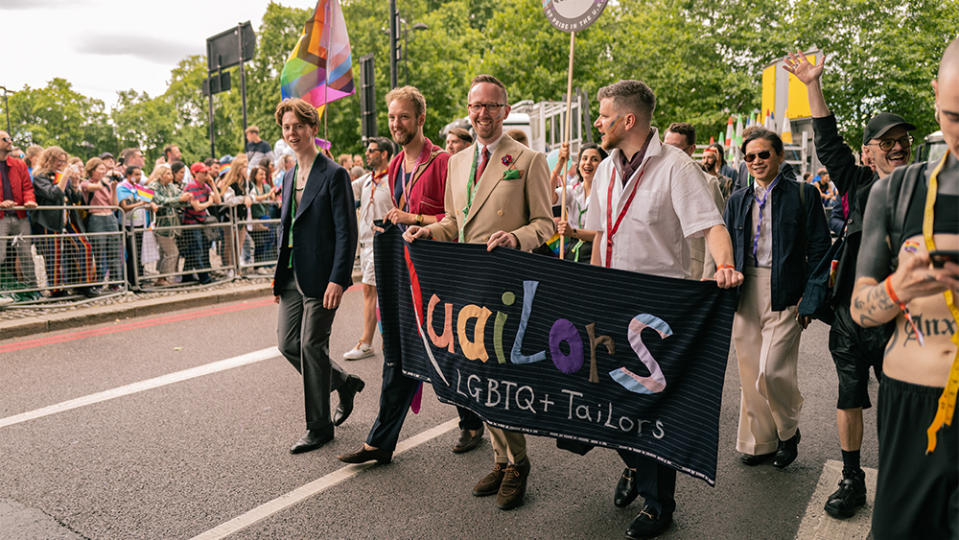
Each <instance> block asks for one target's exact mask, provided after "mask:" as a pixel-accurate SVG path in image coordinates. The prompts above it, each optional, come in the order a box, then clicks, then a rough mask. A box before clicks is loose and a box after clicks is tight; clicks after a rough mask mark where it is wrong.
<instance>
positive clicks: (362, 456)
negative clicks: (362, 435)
mask: <svg viewBox="0 0 959 540" xmlns="http://www.w3.org/2000/svg"><path fill="white" fill-rule="evenodd" d="M336 459H338V460H340V461H342V462H343V463H366V462H367V461H373V460H376V463H378V464H380V465H386V464H387V463H389V462H390V461H392V460H393V452H392V451H390V450H383V449H382V448H374V449H367V448H366V446H362V447H360V449H359V450H357V451H356V452H350V453H349V454H341V455H339V456H336Z"/></svg>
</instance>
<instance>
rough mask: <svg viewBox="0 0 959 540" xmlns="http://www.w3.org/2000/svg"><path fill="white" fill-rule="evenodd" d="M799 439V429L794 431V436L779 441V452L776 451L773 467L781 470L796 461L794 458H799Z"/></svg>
mask: <svg viewBox="0 0 959 540" xmlns="http://www.w3.org/2000/svg"><path fill="white" fill-rule="evenodd" d="M799 439H800V436H799V429H796V434H795V435H793V436H792V437H790V438H789V439H788V440H785V441H779V450H776V457H775V458H773V467H776V468H778V469H782V468H785V467H786V466H787V465H789V464H790V463H792V462H793V461H796V457H797V456H799Z"/></svg>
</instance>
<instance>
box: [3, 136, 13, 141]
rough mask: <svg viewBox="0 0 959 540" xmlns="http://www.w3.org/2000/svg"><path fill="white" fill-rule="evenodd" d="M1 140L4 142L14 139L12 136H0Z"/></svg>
mask: <svg viewBox="0 0 959 540" xmlns="http://www.w3.org/2000/svg"><path fill="white" fill-rule="evenodd" d="M0 141H3V142H13V139H11V138H10V137H0Z"/></svg>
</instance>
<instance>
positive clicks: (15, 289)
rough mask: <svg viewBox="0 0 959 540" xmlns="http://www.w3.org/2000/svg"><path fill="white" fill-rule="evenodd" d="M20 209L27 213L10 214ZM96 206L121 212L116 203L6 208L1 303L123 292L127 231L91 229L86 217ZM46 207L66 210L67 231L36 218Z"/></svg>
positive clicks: (0, 234) (1, 226)
mask: <svg viewBox="0 0 959 540" xmlns="http://www.w3.org/2000/svg"><path fill="white" fill-rule="evenodd" d="M18 210H19V211H26V212H27V213H28V214H29V215H28V216H27V217H25V218H15V220H13V219H10V217H11V216H16V212H17V211H18ZM96 210H109V211H110V212H111V215H115V214H117V213H118V212H121V211H120V208H119V207H116V206H42V207H36V208H26V207H11V208H4V209H2V211H3V212H4V217H3V218H0V243H2V245H3V248H2V249H0V303H2V304H7V303H10V302H11V301H12V304H11V305H9V306H8V307H37V306H42V305H45V304H50V303H52V302H63V301H76V302H84V301H89V300H91V299H93V298H95V297H103V296H104V295H115V294H122V293H124V292H125V291H126V275H125V270H124V264H123V261H124V256H125V251H124V249H125V248H124V241H123V240H124V238H123V231H122V230H119V228H117V229H116V230H112V231H105V232H92V230H91V229H90V228H89V227H88V226H87V224H88V223H89V221H88V216H90V215H92V214H91V213H90V212H91V211H96ZM43 212H65V213H66V214H65V216H66V217H65V221H64V223H65V228H64V229H63V231H62V232H48V231H46V230H45V229H43V228H42V227H40V226H39V225H38V224H36V222H35V218H36V217H38V216H39V215H40V213H43ZM98 228H99V227H98ZM23 231H28V234H24V233H23Z"/></svg>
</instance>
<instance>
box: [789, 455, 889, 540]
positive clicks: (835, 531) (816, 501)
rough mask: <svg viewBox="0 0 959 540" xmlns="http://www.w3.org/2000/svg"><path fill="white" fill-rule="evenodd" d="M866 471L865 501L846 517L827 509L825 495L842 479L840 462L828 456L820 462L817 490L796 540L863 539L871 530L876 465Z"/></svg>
mask: <svg viewBox="0 0 959 540" xmlns="http://www.w3.org/2000/svg"><path fill="white" fill-rule="evenodd" d="M863 470H865V471H866V504H865V505H864V506H860V507H859V509H858V511H857V512H856V515H854V516H853V517H851V518H849V519H835V518H833V517H832V516H830V515H829V514H827V513H826V510H825V509H823V506H825V504H826V499H828V498H829V495H831V494H832V492H833V491H835V490H836V488H837V487H838V486H839V480H840V479H842V462H841V461H836V460H834V459H830V460H827V461H826V464H825V465H823V468H822V474H820V475H819V483H818V484H817V485H816V491H814V492H813V494H812V497H811V498H810V499H809V506H807V507H806V513H805V514H804V515H803V518H802V522H800V523H799V530H798V531H796V539H797V540H838V539H842V540H864V539H866V538H868V537H869V532H870V531H871V530H872V527H871V524H872V506H873V504H874V503H875V501H876V472H877V471H876V469H870V468H864V469H863Z"/></svg>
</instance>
